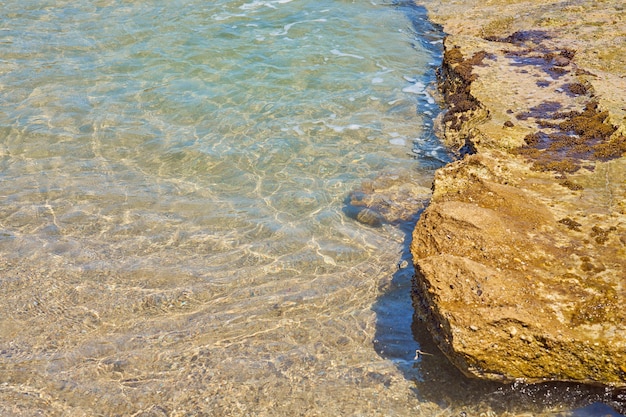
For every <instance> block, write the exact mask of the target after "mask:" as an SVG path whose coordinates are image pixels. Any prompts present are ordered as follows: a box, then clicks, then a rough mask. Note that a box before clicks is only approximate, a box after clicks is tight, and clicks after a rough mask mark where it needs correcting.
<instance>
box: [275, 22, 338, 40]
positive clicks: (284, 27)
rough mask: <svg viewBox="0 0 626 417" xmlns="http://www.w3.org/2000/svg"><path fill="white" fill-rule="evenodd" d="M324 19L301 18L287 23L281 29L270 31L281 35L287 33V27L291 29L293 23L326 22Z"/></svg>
mask: <svg viewBox="0 0 626 417" xmlns="http://www.w3.org/2000/svg"><path fill="white" fill-rule="evenodd" d="M326 21H327V20H326V19H314V20H301V21H298V22H293V23H289V24H288V25H285V26H283V30H282V31H276V32H272V35H273V36H282V35H286V34H287V33H289V29H291V28H292V27H293V26H294V25H298V24H300V23H309V22H326Z"/></svg>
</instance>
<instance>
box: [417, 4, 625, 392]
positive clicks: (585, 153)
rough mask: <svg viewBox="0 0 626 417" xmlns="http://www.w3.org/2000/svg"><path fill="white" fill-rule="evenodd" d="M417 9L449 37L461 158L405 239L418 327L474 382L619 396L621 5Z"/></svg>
mask: <svg viewBox="0 0 626 417" xmlns="http://www.w3.org/2000/svg"><path fill="white" fill-rule="evenodd" d="M421 3H423V5H424V6H426V7H427V8H428V9H429V11H430V12H431V18H432V19H433V20H435V21H436V22H438V23H441V24H442V25H443V27H444V30H446V31H447V32H448V33H449V34H450V36H448V37H447V39H446V42H445V45H444V46H445V54H444V62H443V64H442V67H441V70H440V87H441V91H442V95H443V97H444V99H445V101H446V104H447V106H448V109H447V111H446V112H445V113H444V115H443V116H442V117H441V119H440V120H439V122H440V123H439V124H440V131H441V132H440V133H441V137H442V139H443V140H444V141H445V142H446V143H447V144H448V145H449V146H450V147H451V148H453V149H458V150H459V152H461V153H462V154H465V156H464V157H463V158H462V159H460V160H458V161H456V162H454V163H452V164H449V165H448V166H446V167H444V168H442V169H440V170H439V171H438V172H437V174H436V176H435V180H434V185H433V190H434V193H433V197H432V200H431V202H430V204H429V206H428V208H427V209H426V210H425V211H424V213H423V214H422V216H421V218H420V220H419V222H418V224H417V226H416V228H415V231H414V234H413V242H412V245H411V251H412V253H413V256H414V262H415V266H416V277H415V283H414V284H415V285H414V294H413V299H414V306H415V308H416V312H417V314H418V316H420V318H422V319H423V320H425V322H426V324H427V326H428V328H429V330H430V331H431V333H432V334H433V337H434V339H435V341H436V342H437V344H438V345H439V347H440V348H441V349H442V351H443V352H444V353H445V354H446V355H447V356H448V357H449V358H450V359H451V361H452V362H453V363H454V364H455V365H456V366H457V367H459V368H460V369H461V370H462V371H463V372H464V373H466V374H467V375H471V376H476V377H480V378H486V379H493V380H500V381H504V382H506V381H514V380H523V381H525V382H540V381H546V380H558V381H577V382H584V383H592V384H601V385H608V386H615V387H626V309H625V308H624V306H625V305H626V157H624V155H626V124H625V120H626V118H625V116H626V97H625V96H624V91H626V76H625V75H624V74H620V73H619V71H623V67H620V66H616V65H614V63H615V61H617V62H619V61H621V62H626V59H624V58H625V57H626V46H624V45H625V44H626V43H625V42H622V43H621V45H616V44H614V43H613V39H614V38H615V36H616V32H618V30H619V27H622V26H621V25H623V24H624V20H626V12H625V11H624V10H623V6H621V5H620V2H619V1H605V2H602V5H601V6H599V5H596V4H595V3H594V2H588V3H587V4H586V5H585V6H584V7H583V6H580V10H579V9H578V8H576V9H571V10H569V9H568V10H564V9H562V10H559V11H558V13H557V12H556V9H555V10H554V11H551V12H547V10H550V9H549V8H550V5H551V3H556V2H550V1H548V2H545V1H543V2H541V3H539V2H533V1H517V2H515V1H513V2H502V1H499V2H498V1H490V2H487V4H485V3H480V2H474V1H466V2H462V3H463V4H462V5H459V4H457V3H458V2H454V3H455V4H454V9H452V5H450V4H449V3H450V2H435V1H432V2H421ZM495 3H498V4H500V3H507V7H506V8H503V7H500V9H497V8H496V9H494V10H496V11H498V14H497V16H498V17H497V18H494V19H491V18H490V17H491V16H494V14H491V13H492V12H493V10H492V9H491V8H493V7H494V4H495ZM496 6H497V5H496ZM500 6H502V5H500ZM522 11H523V13H522ZM458 16H460V17H461V18H459V17H458ZM472 16H483V17H481V18H477V19H473V18H472ZM515 16H517V18H515V19H514V18H513V17H515ZM519 16H522V17H521V18H520V17H519ZM581 16H586V18H585V19H581ZM509 17H510V19H509ZM550 19H552V20H550ZM603 19H604V20H603ZM463 22H466V23H465V24H464V23H463ZM567 22H570V23H569V24H567ZM571 22H576V23H571ZM598 22H604V23H605V24H604V25H598ZM620 22H621V23H620ZM589 25H592V26H593V31H591V29H589ZM611 31H613V32H611ZM622 37H623V34H622ZM581 51H582V52H581ZM594 51H595V52H597V53H594ZM603 56H604V57H605V58H602V57H603ZM616 90H617V91H621V93H619V92H617V91H616Z"/></svg>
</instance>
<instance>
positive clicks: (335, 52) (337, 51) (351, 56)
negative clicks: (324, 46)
mask: <svg viewBox="0 0 626 417" xmlns="http://www.w3.org/2000/svg"><path fill="white" fill-rule="evenodd" d="M330 53H331V54H333V55H337V56H345V57H349V58H356V59H365V58H363V57H362V56H360V55H354V54H344V53H343V52H341V51H340V50H339V49H333V50H332V51H330Z"/></svg>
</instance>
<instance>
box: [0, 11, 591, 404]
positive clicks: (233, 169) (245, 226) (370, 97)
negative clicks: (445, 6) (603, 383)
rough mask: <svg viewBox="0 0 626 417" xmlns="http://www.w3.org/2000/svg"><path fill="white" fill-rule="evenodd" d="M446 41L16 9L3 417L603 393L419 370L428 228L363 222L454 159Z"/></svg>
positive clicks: (384, 22)
mask: <svg viewBox="0 0 626 417" xmlns="http://www.w3.org/2000/svg"><path fill="white" fill-rule="evenodd" d="M440 39H441V34H440V33H438V32H437V31H436V29H434V28H432V27H431V26H430V25H429V24H428V22H426V21H425V20H424V15H423V11H422V10H420V9H418V8H415V7H411V6H408V5H406V4H405V5H401V4H396V5H394V4H384V3H380V4H378V3H376V2H351V1H330V0H329V1H315V2H314V1H308V0H292V1H290V0H277V1H259V0H253V1H233V0H221V1H216V2H203V1H197V0H188V1H183V0H180V1H157V0H154V1H104V0H103V1H96V2H93V1H82V0H81V1H72V2H69V1H67V2H63V1H47V2H46V1H30V0H28V1H20V2H17V1H9V2H7V4H4V5H3V7H2V10H1V11H0V46H1V49H0V51H1V52H0V181H1V183H0V184H1V186H0V198H1V199H2V204H1V205H0V290H1V291H2V295H3V298H2V302H1V303H0V355H1V356H0V414H3V415H37V413H38V412H43V413H44V414H46V415H69V416H74V415H76V416H78V415H155V416H156V415H203V413H205V415H246V414H249V415H289V416H291V415H400V416H404V415H424V416H430V415H459V413H461V412H470V413H473V412H475V413H480V412H483V413H498V414H502V413H505V414H506V413H517V414H520V413H521V414H524V413H530V412H537V410H539V411H541V412H544V413H547V414H553V413H554V412H555V410H563V409H568V408H573V407H575V406H578V405H581V404H582V405H586V404H587V403H589V402H590V401H591V400H590V399H594V400H595V399H602V398H603V397H602V395H603V393H602V392H600V391H594V392H592V391H588V390H586V389H584V388H580V387H574V388H573V387H568V388H567V389H565V388H553V387H548V388H544V389H543V390H542V389H539V390H530V389H528V388H522V387H514V388H510V387H509V388H506V389H503V388H502V387H500V386H495V385H490V384H476V383H473V382H471V381H468V380H465V379H463V378H461V377H459V375H458V374H455V373H454V370H452V369H450V368H449V367H448V366H447V363H446V362H445V360H444V359H443V358H441V357H440V356H437V355H435V356H433V357H432V358H431V357H430V356H424V357H422V358H421V359H417V360H415V349H419V348H422V349H423V350H427V351H430V352H435V350H434V347H431V346H429V345H428V340H427V337H426V336H425V335H424V334H423V329H421V328H420V326H419V325H418V324H416V325H415V326H413V328H411V315H412V311H411V309H410V299H409V287H410V278H411V275H412V269H411V267H410V266H407V265H405V264H406V262H405V261H410V259H409V257H408V253H407V250H406V248H407V239H408V236H409V234H410V230H411V225H410V223H401V224H399V225H389V224H387V225H384V226H383V227H381V228H371V227H367V226H365V225H362V224H360V223H358V222H356V221H355V220H353V219H351V218H348V217H346V216H345V214H344V213H343V210H342V209H343V208H344V200H345V199H346V196H347V195H348V194H349V193H350V191H352V190H354V189H358V188H359V187H361V185H362V183H363V181H366V180H374V181H376V179H377V178H379V177H381V176H383V177H390V176H391V177H393V176H397V177H400V178H403V179H410V180H411V181H412V182H413V183H415V184H418V185H422V186H423V187H426V188H427V187H429V186H430V181H431V179H432V174H433V170H434V169H435V168H437V167H439V166H440V165H441V164H442V163H443V162H444V161H447V159H448V157H447V155H446V153H445V151H444V150H443V149H442V148H441V147H440V145H439V144H438V143H437V141H436V140H435V139H434V137H433V135H432V132H431V130H430V128H431V120H432V117H433V116H434V115H435V114H436V112H437V107H436V104H435V101H434V99H433V97H432V96H431V94H430V93H429V91H431V90H432V89H433V83H434V74H433V69H434V66H436V64H437V62H439V60H440V56H439V46H440ZM383 194H384V190H383ZM422 197H423V196H422ZM420 207H421V206H420V205H417V206H416V208H415V210H416V212H417V211H418V210H419V209H420ZM408 264H409V265H410V262H408ZM398 265H400V267H399V266H398ZM414 336H417V338H418V340H419V343H418V341H416V340H415V339H414ZM420 343H421V344H420ZM459 384H460V385H459ZM555 397H557V399H556V400H553V398H555ZM594 412H595V411H594ZM142 413H143V414H142ZM592 415H600V414H597V413H596V414H592Z"/></svg>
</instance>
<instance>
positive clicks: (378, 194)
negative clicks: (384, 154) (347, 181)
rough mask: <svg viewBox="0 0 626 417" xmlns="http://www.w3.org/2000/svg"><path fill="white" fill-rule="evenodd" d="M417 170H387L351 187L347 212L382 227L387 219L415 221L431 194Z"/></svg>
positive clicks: (373, 225)
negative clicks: (358, 185) (418, 175)
mask: <svg viewBox="0 0 626 417" xmlns="http://www.w3.org/2000/svg"><path fill="white" fill-rule="evenodd" d="M417 174H418V173H417V172H411V171H404V172H385V173H383V174H381V175H379V176H378V177H376V178H374V179H372V180H368V181H364V182H363V183H362V184H361V186H360V187H359V188H358V189H355V190H353V191H351V192H350V193H349V194H348V196H347V197H346V200H345V202H344V208H343V212H344V213H345V214H346V215H347V216H348V217H351V218H353V219H355V220H357V221H358V222H360V223H363V224H366V225H368V226H372V227H380V226H382V225H383V224H385V223H389V224H399V223H402V222H408V221H414V220H415V219H416V218H417V216H418V213H419V212H420V211H421V210H422V209H423V208H424V205H425V204H426V201H428V199H429V198H430V194H431V190H430V189H429V188H427V187H425V186H422V185H420V183H421V182H422V180H421V179H420V178H417V177H416V175H417Z"/></svg>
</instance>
